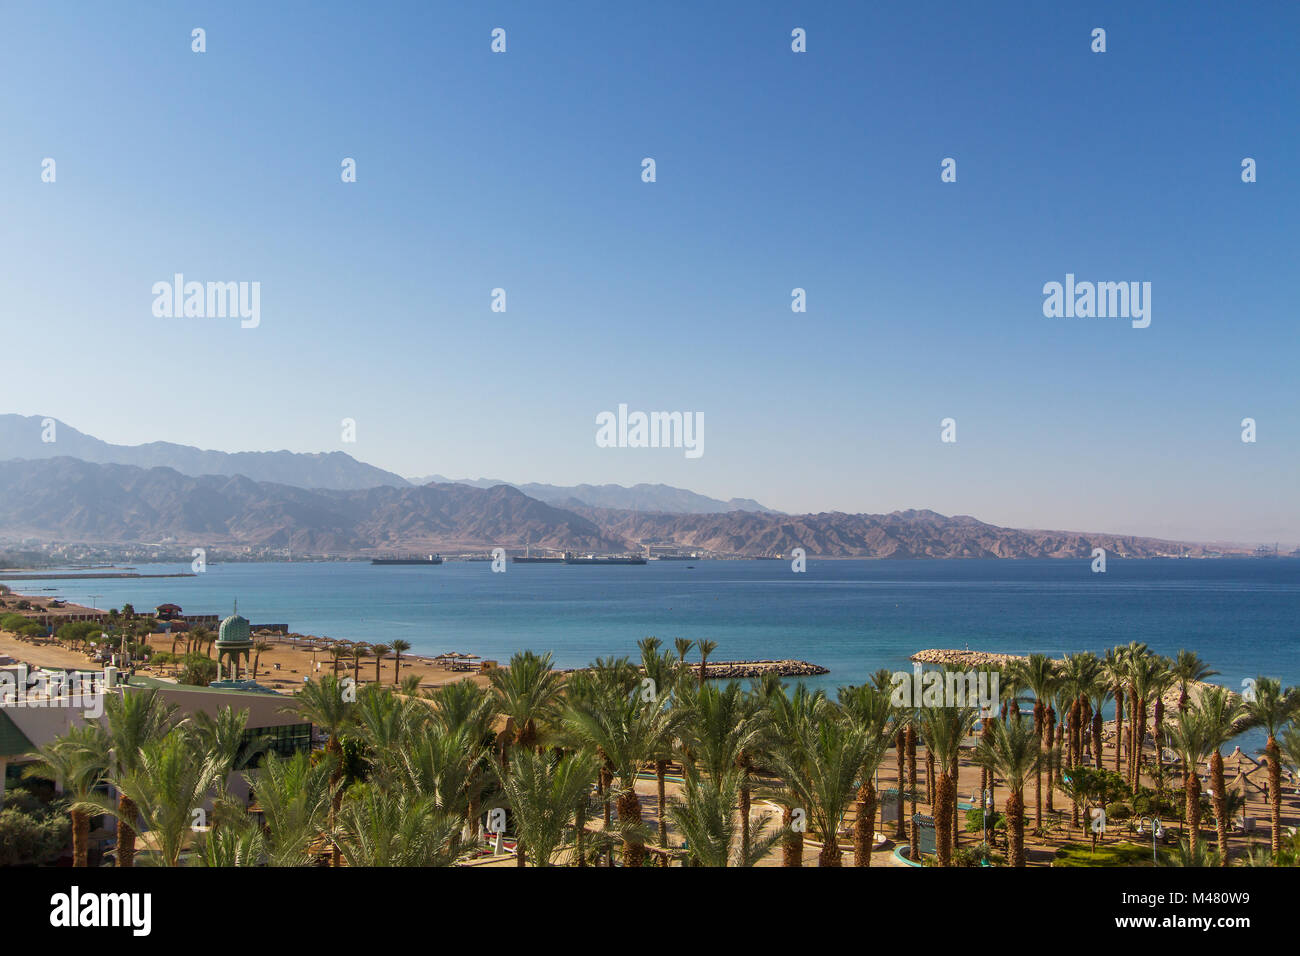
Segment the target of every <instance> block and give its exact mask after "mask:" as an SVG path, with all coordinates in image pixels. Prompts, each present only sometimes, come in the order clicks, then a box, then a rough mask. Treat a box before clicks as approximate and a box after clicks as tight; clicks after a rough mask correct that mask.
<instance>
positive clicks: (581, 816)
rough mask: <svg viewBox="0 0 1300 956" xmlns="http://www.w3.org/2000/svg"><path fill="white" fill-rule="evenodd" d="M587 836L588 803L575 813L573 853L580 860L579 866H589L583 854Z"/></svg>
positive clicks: (581, 805)
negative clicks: (584, 840)
mask: <svg viewBox="0 0 1300 956" xmlns="http://www.w3.org/2000/svg"><path fill="white" fill-rule="evenodd" d="M586 835H587V802H586V799H585V798H584V799H583V802H582V803H581V804H580V805H579V806H578V809H577V810H575V811H574V813H573V852H574V855H575V856H576V857H577V858H578V866H586V865H587V857H586V855H585V854H584V852H583V848H582V844H583V837H585V836H586Z"/></svg>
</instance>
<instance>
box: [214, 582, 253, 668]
mask: <svg viewBox="0 0 1300 956" xmlns="http://www.w3.org/2000/svg"><path fill="white" fill-rule="evenodd" d="M252 653H253V629H252V628H251V627H250V626H249V623H248V619H247V618H244V617H240V616H239V602H238V601H236V602H235V610H234V613H233V614H231V615H230V617H228V618H226V619H225V620H224V621H222V622H221V628H220V629H219V630H218V631H217V680H218V681H221V680H222V676H223V668H222V666H221V664H222V662H223V661H227V662H229V670H227V671H225V674H226V675H228V676H227V677H226V680H227V681H237V680H239V658H240V656H241V655H242V656H243V658H244V664H245V666H247V664H248V659H249V656H250V655H251V654H252Z"/></svg>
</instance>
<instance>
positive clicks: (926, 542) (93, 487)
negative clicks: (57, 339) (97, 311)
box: [0, 457, 1205, 558]
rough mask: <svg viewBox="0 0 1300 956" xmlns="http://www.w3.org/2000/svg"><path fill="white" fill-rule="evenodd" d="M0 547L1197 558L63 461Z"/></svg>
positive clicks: (8, 474)
mask: <svg viewBox="0 0 1300 956" xmlns="http://www.w3.org/2000/svg"><path fill="white" fill-rule="evenodd" d="M0 533H3V534H5V535H8V536H21V537H35V538H40V539H44V540H48V541H65V542H69V541H85V542H95V543H110V542H122V543H125V542H151V543H168V542H177V543H183V544H189V545H202V544H205V543H207V544H213V545H217V544H221V545H243V546H256V547H264V548H289V549H292V550H293V551H296V552H300V553H302V552H305V553H312V554H328V553H333V554H362V553H388V552H418V551H425V550H437V551H446V550H485V549H487V548H491V547H498V546H501V547H511V548H518V547H522V546H523V545H525V544H527V543H531V544H532V546H533V547H535V548H553V549H560V550H563V549H571V550H580V551H605V552H612V551H625V550H627V551H631V550H638V549H640V548H641V547H642V546H643V544H644V543H647V542H653V543H656V544H666V545H672V546H676V547H678V548H680V549H682V550H695V549H703V550H708V551H711V552H715V553H721V554H731V555H774V554H782V555H788V554H789V553H790V551H791V550H792V549H794V548H796V547H801V548H803V549H804V550H805V551H806V552H807V553H808V555H809V556H812V557H868V558H988V557H998V558H1086V557H1089V556H1090V555H1091V553H1092V549H1093V548H1095V547H1103V548H1105V549H1106V550H1107V552H1109V553H1110V554H1112V555H1115V554H1124V555H1129V556H1132V557H1153V556H1156V555H1158V554H1182V553H1186V554H1191V555H1199V554H1203V553H1204V552H1205V548H1204V547H1203V546H1201V545H1193V544H1180V543H1177V542H1172V541H1164V540H1160V539H1154V538H1142V537H1138V536H1132V535H1114V534H1087V533H1081V532H1070V531H1024V530H1018V529H1014V528H999V527H997V526H995V525H990V524H986V523H984V522H982V521H979V520H977V519H975V518H972V517H970V516H967V515H958V516H955V517H947V516H944V515H941V514H938V513H936V512H933V511H900V512H894V513H892V514H886V515H868V514H845V513H842V512H823V513H821V514H810V515H782V514H760V513H755V512H742V511H734V512H730V513H713V514H703V515H682V514H662V513H645V512H632V511H623V510H618V509H602V508H590V507H585V506H582V505H574V506H573V507H571V508H567V509H565V508H558V507H555V506H553V505H550V504H547V503H546V502H543V501H538V500H537V499H535V498H532V497H529V496H528V495H525V494H523V493H522V492H521V491H519V490H518V489H516V488H513V487H510V486H509V485H497V486H495V487H492V488H474V487H471V486H469V485H464V484H454V483H453V484H430V485H425V486H423V487H406V488H392V487H378V488H368V489H364V490H357V491H334V490H325V489H303V488H294V487H291V486H289V485H282V484H275V483H271V482H257V481H253V480H251V479H249V478H246V477H243V476H234V477H230V476H222V475H205V476H200V477H192V476H187V475H182V474H181V473H180V472H178V471H176V470H174V469H170V468H151V469H142V468H138V467H135V466H132V465H116V464H95V463H91V462H84V461H79V460H77V459H74V458H66V457H64V458H48V459H44V460H41V461H8V462H0Z"/></svg>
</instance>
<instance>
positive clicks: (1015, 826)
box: [1007, 790, 1025, 866]
mask: <svg viewBox="0 0 1300 956" xmlns="http://www.w3.org/2000/svg"><path fill="white" fill-rule="evenodd" d="M1007 859H1008V860H1009V861H1010V863H1011V865H1012V866H1024V865H1025V798H1024V795H1023V794H1022V793H1021V792H1019V791H1016V790H1013V791H1012V792H1011V796H1009V797H1007Z"/></svg>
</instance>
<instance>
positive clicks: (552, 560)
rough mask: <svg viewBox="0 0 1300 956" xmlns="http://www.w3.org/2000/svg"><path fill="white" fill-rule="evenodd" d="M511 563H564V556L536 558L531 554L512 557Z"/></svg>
mask: <svg viewBox="0 0 1300 956" xmlns="http://www.w3.org/2000/svg"><path fill="white" fill-rule="evenodd" d="M510 563H511V564H563V563H564V559H563V558H534V557H530V556H524V557H515V558H511V559H510Z"/></svg>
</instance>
